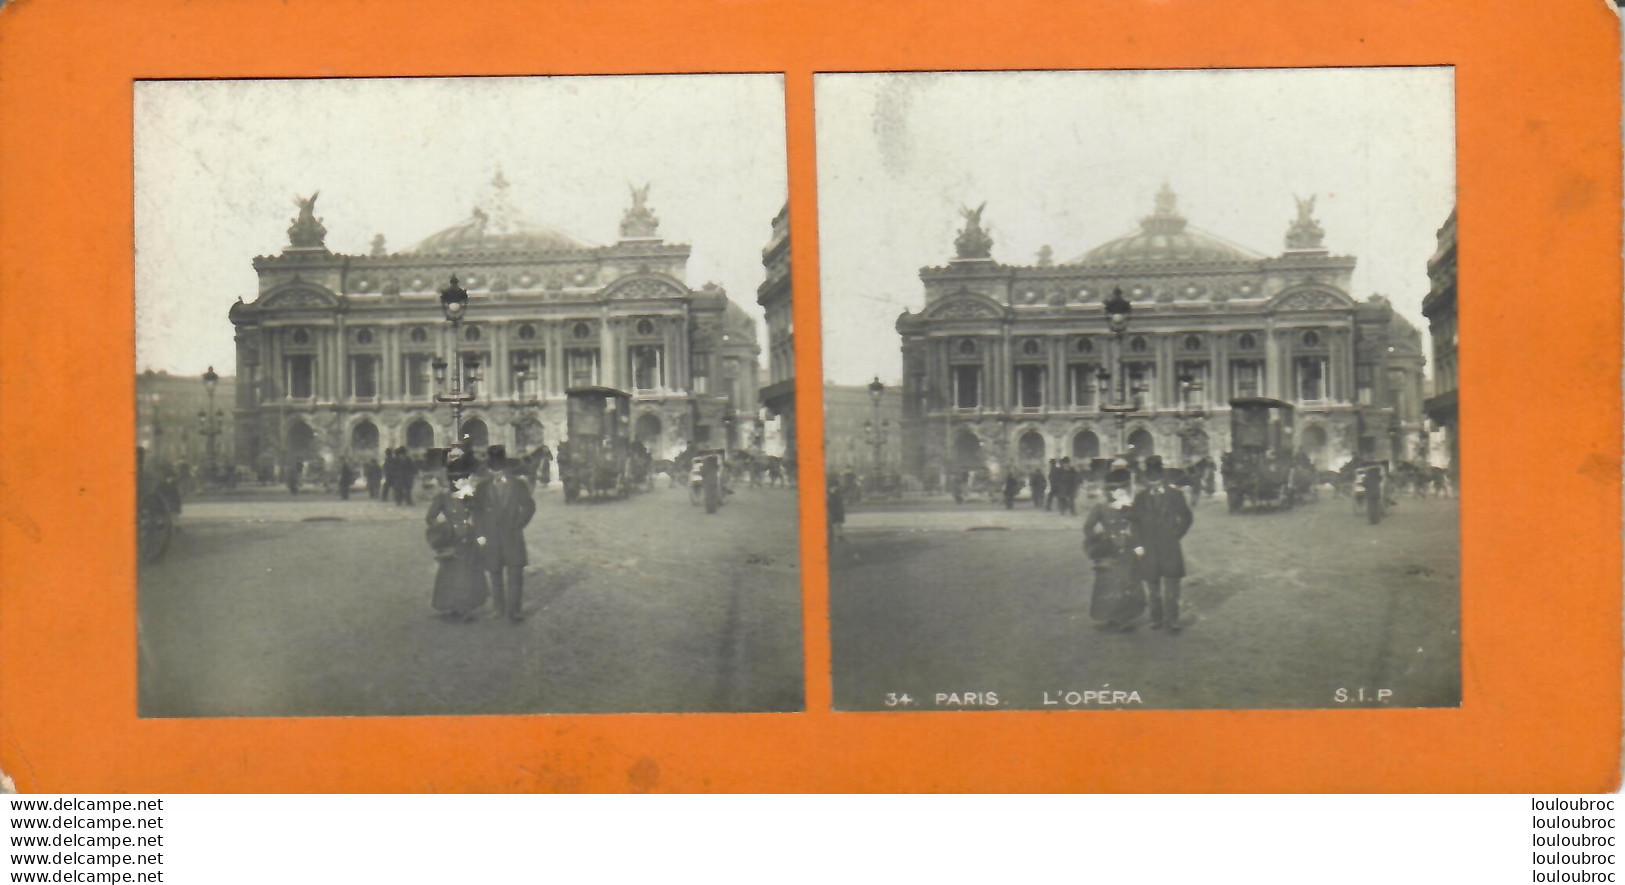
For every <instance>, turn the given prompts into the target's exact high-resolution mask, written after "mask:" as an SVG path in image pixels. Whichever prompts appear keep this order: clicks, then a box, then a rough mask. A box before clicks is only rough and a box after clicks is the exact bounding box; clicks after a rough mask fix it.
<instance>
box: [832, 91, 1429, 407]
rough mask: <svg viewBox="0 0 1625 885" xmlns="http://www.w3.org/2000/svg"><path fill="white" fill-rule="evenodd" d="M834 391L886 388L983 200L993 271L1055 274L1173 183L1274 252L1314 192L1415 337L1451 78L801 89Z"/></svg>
mask: <svg viewBox="0 0 1625 885" xmlns="http://www.w3.org/2000/svg"><path fill="white" fill-rule="evenodd" d="M814 104H815V108H816V114H817V137H818V198H819V207H818V212H819V214H818V234H819V244H818V245H819V258H820V261H821V267H820V268H819V272H820V277H819V280H820V283H819V290H820V297H821V298H822V312H823V334H824V374H825V378H826V379H827V380H829V381H833V382H835V383H838V384H861V383H863V382H865V381H867V380H869V379H870V378H871V377H873V376H875V375H878V376H879V377H880V378H881V379H882V380H885V381H888V382H892V383H896V382H898V381H899V380H900V378H901V366H902V363H901V356H900V351H899V340H898V337H897V333H896V329H895V325H894V324H895V322H896V320H897V317H898V315H899V314H900V313H901V312H902V311H903V310H904V309H905V308H907V309H910V310H915V311H918V310H919V309H920V308H921V307H923V306H924V303H925V291H924V288H923V286H922V285H921V284H920V280H919V269H920V268H921V267H925V266H936V265H943V264H946V263H947V262H948V260H949V259H951V258H952V257H953V254H954V247H953V241H954V236H955V234H956V233H957V231H958V229H959V228H960V227H961V225H962V219H961V217H960V213H959V210H960V207H961V206H963V205H969V206H971V207H974V206H977V205H979V204H981V203H982V202H984V201H986V203H987V209H986V210H985V212H984V213H983V215H982V219H983V224H984V226H990V227H991V232H992V235H993V240H994V244H993V257H994V258H995V259H996V260H999V261H1001V262H1004V263H1006V264H1032V263H1034V261H1035V256H1036V254H1037V252H1038V250H1039V249H1040V248H1041V247H1043V246H1044V245H1046V244H1047V245H1049V246H1051V247H1052V249H1053V250H1054V258H1055V261H1056V263H1061V262H1064V261H1068V260H1071V259H1072V258H1075V257H1077V256H1079V255H1081V254H1083V253H1084V252H1086V251H1088V250H1089V249H1090V248H1093V247H1094V246H1097V245H1099V244H1101V243H1103V242H1105V241H1107V240H1110V239H1112V238H1114V237H1117V236H1120V235H1122V234H1125V233H1129V232H1131V231H1134V230H1137V229H1138V221H1139V219H1140V218H1141V217H1143V216H1145V215H1149V214H1150V213H1151V210H1152V203H1153V197H1154V195H1155V194H1156V192H1157V190H1158V189H1159V188H1160V187H1161V186H1162V184H1163V182H1164V181H1166V182H1167V183H1168V184H1169V186H1170V187H1172V188H1173V190H1174V192H1175V193H1176V194H1177V195H1178V200H1179V211H1180V213H1181V214H1183V215H1184V216H1185V217H1186V218H1187V219H1189V221H1190V224H1191V225H1193V226H1195V227H1199V228H1202V229H1203V230H1206V231H1208V232H1210V233H1213V234H1217V235H1219V236H1221V237H1223V238H1225V239H1228V240H1230V241H1232V242H1235V243H1238V244H1240V245H1243V246H1246V247H1248V248H1250V249H1253V250H1255V251H1257V252H1262V253H1264V254H1265V255H1278V254H1280V252H1281V251H1282V248H1283V242H1282V238H1283V237H1284V236H1285V234H1286V230H1287V226H1288V224H1289V223H1290V222H1291V221H1292V219H1293V218H1295V217H1296V214H1297V209H1296V203H1295V202H1294V195H1297V196H1300V197H1308V196H1309V195H1311V194H1313V195H1315V196H1316V202H1315V213H1314V214H1315V217H1316V218H1317V219H1318V220H1319V221H1320V225H1321V227H1322V228H1323V229H1324V230H1325V232H1326V239H1325V245H1326V247H1327V248H1328V249H1330V250H1331V251H1332V252H1333V253H1334V254H1339V255H1352V256H1355V257H1356V258H1358V259H1359V264H1358V265H1357V267H1356V270H1355V272H1354V279H1353V291H1352V293H1351V294H1352V295H1354V296H1355V297H1356V298H1358V299H1361V300H1363V299H1364V298H1365V297H1366V296H1368V295H1371V294H1373V293H1379V294H1382V295H1386V296H1388V298H1390V299H1391V300H1392V301H1393V303H1394V306H1395V307H1396V308H1397V309H1398V310H1399V311H1400V312H1401V313H1403V314H1404V315H1405V316H1406V317H1407V318H1408V319H1410V320H1411V322H1412V323H1414V324H1415V325H1417V327H1418V328H1420V329H1422V330H1423V332H1424V334H1425V333H1426V329H1427V323H1426V321H1425V320H1424V318H1423V317H1422V313H1421V303H1422V298H1423V296H1425V295H1426V294H1427V290H1428V278H1427V259H1428V257H1429V256H1430V255H1432V254H1433V251H1434V248H1435V247H1436V245H1437V241H1436V239H1435V233H1436V231H1437V230H1438V229H1439V227H1440V226H1441V225H1442V224H1443V223H1444V221H1445V218H1446V217H1447V216H1448V215H1449V214H1450V211H1451V208H1452V206H1453V205H1454V203H1455V165H1456V162H1455V104H1454V76H1453V72H1452V70H1451V69H1450V68H1365V69H1358V68H1345V69H1300V70H1276V71H1149V72H1148V71H1090V72H1080V71H1065V72H994V73H882V74H831V75H821V76H819V77H818V78H817V79H816V80H815V83H814Z"/></svg>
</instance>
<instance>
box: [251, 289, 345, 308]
mask: <svg viewBox="0 0 1625 885" xmlns="http://www.w3.org/2000/svg"><path fill="white" fill-rule="evenodd" d="M259 305H260V307H262V308H265V309H266V310H328V309H331V308H334V307H338V305H339V299H338V296H337V295H334V294H333V293H332V292H329V291H328V290H326V289H324V288H322V287H320V286H315V285H311V284H310V283H294V284H291V285H288V286H283V287H281V288H278V289H274V290H272V291H271V292H270V293H269V294H267V295H266V296H265V297H263V298H261V299H260V300H259Z"/></svg>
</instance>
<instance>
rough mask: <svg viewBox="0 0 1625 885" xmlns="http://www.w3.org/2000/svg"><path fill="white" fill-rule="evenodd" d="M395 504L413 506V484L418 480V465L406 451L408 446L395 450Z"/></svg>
mask: <svg viewBox="0 0 1625 885" xmlns="http://www.w3.org/2000/svg"><path fill="white" fill-rule="evenodd" d="M395 453H396V454H395V503H396V504H404V505H405V506H407V507H411V506H412V484H413V483H414V482H416V481H417V478H418V465H417V463H416V462H415V461H413V460H412V456H411V455H410V454H409V453H408V452H407V451H406V446H401V447H400V448H398V449H396V450H395Z"/></svg>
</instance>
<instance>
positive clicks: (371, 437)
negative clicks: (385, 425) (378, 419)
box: [350, 421, 378, 457]
mask: <svg viewBox="0 0 1625 885" xmlns="http://www.w3.org/2000/svg"><path fill="white" fill-rule="evenodd" d="M350 451H352V452H354V453H356V454H357V455H363V456H367V457H371V456H373V455H376V454H377V453H378V425H376V424H374V423H372V422H371V421H362V422H360V423H358V424H356V426H354V427H352V428H350Z"/></svg>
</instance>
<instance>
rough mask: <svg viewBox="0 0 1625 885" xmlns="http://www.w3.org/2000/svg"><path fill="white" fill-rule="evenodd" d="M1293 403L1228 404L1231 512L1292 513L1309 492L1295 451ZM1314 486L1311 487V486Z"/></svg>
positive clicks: (1226, 462)
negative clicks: (1273, 510) (1249, 509)
mask: <svg viewBox="0 0 1625 885" xmlns="http://www.w3.org/2000/svg"><path fill="white" fill-rule="evenodd" d="M1292 415H1293V409H1292V404H1291V403H1288V402H1284V401H1282V400H1278V399H1272V398H1269V397H1262V396H1246V397H1237V398H1235V399H1232V400H1231V401H1230V451H1228V452H1225V453H1224V457H1223V459H1222V470H1223V472H1224V494H1225V498H1226V500H1227V501H1228V502H1229V507H1230V511H1231V512H1232V513H1234V512H1236V511H1239V510H1241V509H1243V508H1245V507H1248V506H1251V507H1254V508H1258V507H1271V508H1277V509H1282V510H1290V509H1291V508H1292V506H1293V505H1294V504H1296V503H1298V499H1299V497H1300V495H1301V494H1302V492H1303V489H1304V488H1305V482H1304V480H1305V479H1309V480H1311V481H1312V478H1313V475H1312V473H1311V474H1309V475H1307V476H1303V477H1300V476H1299V474H1300V473H1301V472H1302V468H1301V467H1300V466H1299V464H1298V463H1297V459H1295V458H1294V456H1293V451H1292V420H1293V419H1292ZM1310 485H1311V486H1312V482H1311V483H1310Z"/></svg>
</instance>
